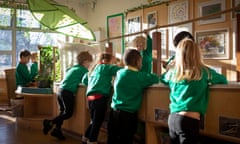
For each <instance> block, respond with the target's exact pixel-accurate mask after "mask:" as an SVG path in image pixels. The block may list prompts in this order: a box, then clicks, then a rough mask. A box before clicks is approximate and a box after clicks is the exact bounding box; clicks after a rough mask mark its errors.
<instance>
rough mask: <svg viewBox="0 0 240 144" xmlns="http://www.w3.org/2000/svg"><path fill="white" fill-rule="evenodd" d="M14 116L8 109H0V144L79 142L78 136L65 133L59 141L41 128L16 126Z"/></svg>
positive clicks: (73, 143) (61, 143) (71, 143)
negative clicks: (32, 128)
mask: <svg viewBox="0 0 240 144" xmlns="http://www.w3.org/2000/svg"><path fill="white" fill-rule="evenodd" d="M15 121H16V118H15V117H12V116H11V114H10V112H9V111H5V110H3V109H2V108H1V109H0V144H81V141H80V139H79V138H73V137H71V136H68V135H65V136H66V140H65V141H59V140H57V139H56V138H54V137H52V136H51V135H44V134H43V132H42V131H41V130H31V129H26V128H18V127H17V125H16V122H15Z"/></svg>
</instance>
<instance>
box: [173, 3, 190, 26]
mask: <svg viewBox="0 0 240 144" xmlns="http://www.w3.org/2000/svg"><path fill="white" fill-rule="evenodd" d="M168 13H169V14H168V23H169V24H172V23H177V22H182V21H186V20H188V0H185V1H181V2H175V3H170V5H169V6H168Z"/></svg>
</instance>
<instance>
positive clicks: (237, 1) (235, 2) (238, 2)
mask: <svg viewBox="0 0 240 144" xmlns="http://www.w3.org/2000/svg"><path fill="white" fill-rule="evenodd" d="M239 5H240V0H232V7H236V6H239ZM235 17H236V12H234V11H233V12H232V18H235Z"/></svg>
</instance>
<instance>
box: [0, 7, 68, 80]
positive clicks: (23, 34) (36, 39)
mask: <svg viewBox="0 0 240 144" xmlns="http://www.w3.org/2000/svg"><path fill="white" fill-rule="evenodd" d="M16 7H17V8H10V7H9V8H8V7H0V76H1V74H2V73H3V72H2V70H4V69H5V68H8V67H12V66H16V65H17V63H18V62H19V52H20V51H21V50H22V49H28V50H29V51H38V45H42V46H58V41H62V42H65V40H66V36H65V35H62V34H59V33H56V32H53V31H51V30H49V29H47V28H46V27H44V26H42V25H41V24H40V23H39V22H38V21H37V20H35V19H34V17H33V16H32V14H31V12H30V11H29V10H27V9H19V6H16ZM25 7H27V6H26V5H24V8H25Z"/></svg>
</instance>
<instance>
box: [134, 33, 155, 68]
mask: <svg viewBox="0 0 240 144" xmlns="http://www.w3.org/2000/svg"><path fill="white" fill-rule="evenodd" d="M145 35H146V37H145V36H137V37H136V38H135V39H134V40H133V47H134V48H136V49H137V50H138V51H139V52H140V54H141V56H142V67H141V69H140V71H144V72H148V73H151V72H152V38H151V37H150V36H149V34H148V33H147V31H146V32H145Z"/></svg>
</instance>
